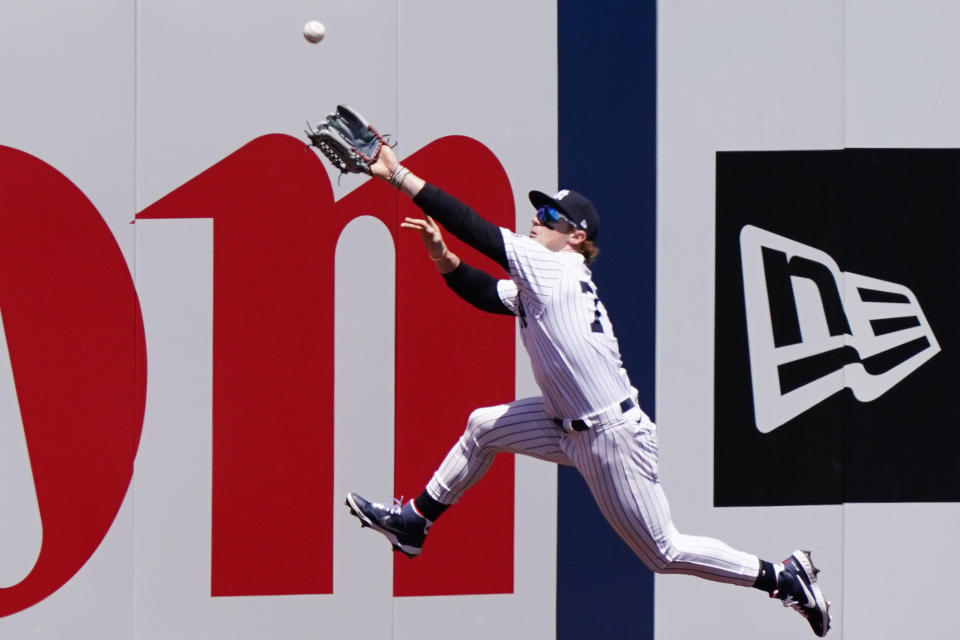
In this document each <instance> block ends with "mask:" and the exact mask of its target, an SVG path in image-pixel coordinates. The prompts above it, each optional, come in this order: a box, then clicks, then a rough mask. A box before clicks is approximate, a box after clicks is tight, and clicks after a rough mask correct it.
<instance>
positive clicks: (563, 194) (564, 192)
mask: <svg viewBox="0 0 960 640" xmlns="http://www.w3.org/2000/svg"><path fill="white" fill-rule="evenodd" d="M568 195H570V189H561V190H560V191H557V195H555V196H553V199H554V200H563V199H564V198H566V197H567V196H568Z"/></svg>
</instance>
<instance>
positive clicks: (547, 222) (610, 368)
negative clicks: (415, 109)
mask: <svg viewBox="0 0 960 640" xmlns="http://www.w3.org/2000/svg"><path fill="white" fill-rule="evenodd" d="M307 134H308V136H309V137H310V140H311V142H312V143H313V145H314V146H316V147H317V148H319V149H320V150H321V151H322V152H323V153H324V154H325V155H327V157H328V158H329V159H330V160H331V161H332V162H333V163H334V165H335V166H337V167H338V168H340V169H341V171H350V172H365V173H369V174H370V175H373V176H375V177H376V178H379V179H381V180H384V181H386V182H389V183H390V184H392V185H393V186H394V187H396V188H398V189H399V190H400V191H402V192H403V193H404V194H406V195H407V196H408V197H410V198H412V199H413V202H414V203H415V204H416V205H417V206H419V207H420V208H421V209H422V210H423V212H424V214H425V216H424V218H423V219H414V218H406V219H405V221H404V222H403V223H402V224H401V227H403V228H405V229H410V230H413V231H418V232H419V233H420V235H421V237H422V239H423V243H424V245H425V247H426V251H427V253H428V255H429V257H430V259H431V260H433V262H434V263H435V264H436V267H437V270H438V271H439V272H440V274H441V275H442V276H443V278H444V280H445V281H446V283H447V285H448V286H449V287H450V288H451V289H452V290H453V291H454V292H455V293H456V294H457V295H459V296H460V297H462V298H463V299H465V300H466V301H467V302H469V303H471V304H472V305H474V306H476V307H477V308H479V309H481V310H483V311H488V312H492V313H501V314H508V315H514V316H516V317H517V318H519V321H520V336H521V339H522V342H523V345H524V347H525V348H526V350H527V353H528V354H529V356H530V363H531V365H532V367H533V374H534V378H535V379H536V382H537V385H538V386H539V387H540V391H541V392H542V394H543V395H542V396H541V397H536V398H525V399H522V400H516V401H514V402H511V403H508V404H503V405H499V406H495V407H485V408H481V409H477V410H475V411H474V412H473V413H472V414H471V415H470V417H469V419H468V420H467V425H466V430H465V431H464V434H463V436H462V437H461V438H460V440H459V441H458V442H457V443H455V444H454V446H453V448H452V449H451V450H450V452H449V453H448V454H447V456H446V458H445V459H444V460H443V462H442V463H441V464H440V466H439V468H438V469H437V470H436V472H435V473H434V474H433V477H432V478H431V479H430V481H429V482H428V483H427V486H426V487H425V488H424V490H423V492H422V493H421V494H420V495H419V496H417V497H416V498H415V499H413V500H410V501H409V502H407V503H406V504H402V505H401V504H399V503H395V504H380V503H376V502H370V501H368V500H366V499H365V498H363V497H361V496H359V495H357V494H356V493H348V494H347V499H346V503H347V506H348V507H349V508H350V512H351V513H352V514H353V515H354V516H356V517H357V518H359V519H360V521H361V523H362V524H364V525H365V526H368V527H370V528H372V529H373V530H375V531H377V532H379V533H381V534H383V535H384V536H386V538H387V539H388V540H389V541H390V543H391V544H392V545H393V548H394V549H395V550H396V551H400V552H402V553H405V554H406V555H408V556H410V557H411V558H412V557H415V556H417V555H418V554H419V553H420V552H421V551H422V549H423V545H424V541H425V540H426V537H427V532H428V531H429V529H430V526H431V525H432V524H433V523H434V522H435V521H436V520H437V519H438V518H439V517H441V516H442V515H443V513H444V512H445V511H446V510H447V509H448V508H449V507H450V506H451V505H453V504H454V503H456V502H457V500H458V499H459V498H460V496H462V495H463V493H464V492H465V491H466V490H467V489H469V488H470V487H471V486H472V485H473V484H474V483H476V482H477V481H479V480H480V478H481V477H483V474H484V473H485V472H486V470H487V469H488V468H489V466H490V464H491V463H492V462H493V459H494V457H495V456H496V455H497V454H498V453H502V452H509V453H519V454H523V455H528V456H533V457H536V458H539V459H542V460H549V461H550V462H554V463H556V464H563V465H571V466H574V467H576V469H577V470H578V471H579V472H580V474H581V475H582V476H583V478H584V480H586V483H587V485H588V486H589V488H590V491H591V493H592V494H593V497H594V499H595V500H596V501H597V505H598V506H599V507H600V510H601V512H602V513H603V515H604V517H605V518H606V519H607V521H608V522H609V523H610V525H611V526H612V527H613V528H614V529H615V530H616V532H617V533H618V534H619V535H620V537H621V538H623V540H624V541H625V542H626V543H627V544H628V545H629V546H630V548H631V549H633V551H634V552H635V553H636V554H637V555H638V556H639V557H640V558H641V560H643V562H644V564H646V565H647V567H649V568H650V570H651V571H654V572H656V573H664V574H669V573H684V574H690V575H694V576H698V577H701V578H705V579H707V580H715V581H717V582H725V583H729V584H735V585H741V586H752V587H755V588H757V589H760V590H762V591H765V592H767V593H769V594H770V596H771V597H773V598H778V599H780V600H782V601H783V605H784V606H786V607H791V608H793V610H795V611H797V612H798V613H799V614H800V615H802V616H803V617H804V618H806V620H807V622H809V623H810V626H811V627H812V629H813V632H814V633H815V634H816V635H817V636H821V637H822V636H825V635H826V634H827V631H828V630H829V629H830V621H831V618H830V603H829V602H827V601H826V600H825V599H824V596H823V593H822V591H821V589H820V586H819V585H818V584H817V574H818V573H819V570H818V569H816V568H815V567H814V566H813V562H812V560H811V557H810V552H809V551H800V550H798V551H794V552H793V553H792V554H791V555H790V556H789V557H787V559H786V560H784V561H783V562H768V561H766V560H762V559H760V558H758V557H757V556H755V555H752V554H749V553H745V552H742V551H737V550H735V549H733V548H731V547H730V546H728V545H727V544H725V543H723V542H721V541H719V540H714V539H711V538H705V537H695V536H690V535H686V534H682V533H680V532H679V531H677V528H676V527H675V526H674V524H673V521H672V519H671V516H670V507H669V505H668V504H667V499H666V496H665V495H664V492H663V488H662V487H661V485H660V482H659V479H658V445H657V430H656V426H655V425H654V423H653V422H651V420H650V418H649V417H648V416H647V415H646V414H645V413H644V412H643V410H641V409H640V407H639V406H638V402H637V393H636V389H634V388H633V387H632V386H631V384H630V380H629V378H628V377H627V372H626V370H625V369H624V368H623V364H622V362H621V358H620V350H619V346H618V343H617V339H616V337H615V335H614V333H613V326H612V325H611V324H610V318H609V317H608V316H607V312H606V309H605V308H604V306H603V303H602V302H601V301H600V299H599V297H598V291H597V286H596V285H595V284H594V282H593V279H592V275H591V272H590V268H589V265H590V264H591V262H592V261H593V260H594V259H595V258H596V256H597V254H598V249H597V247H596V244H595V242H596V239H597V232H598V230H599V227H600V219H599V217H598V215H597V211H596V209H595V208H594V206H593V204H592V203H591V202H590V200H588V199H587V198H585V197H584V196H583V195H581V194H579V193H577V192H576V191H573V190H569V189H563V190H561V191H559V192H558V193H556V194H554V195H552V196H551V195H547V194H546V193H543V192H540V191H531V192H530V194H529V197H530V202H531V204H532V205H533V208H534V210H535V214H534V216H533V218H532V220H531V222H532V224H533V228H532V229H531V230H530V234H529V236H526V237H524V236H520V235H517V234H515V233H514V232H513V231H511V230H509V229H504V228H501V227H497V226H495V225H494V224H493V223H491V222H489V221H487V220H485V219H484V218H482V217H480V216H479V215H478V214H477V213H476V212H475V211H473V210H472V209H471V208H470V207H468V206H467V205H465V204H463V203H461V202H459V201H458V200H456V199H455V198H453V197H452V196H450V195H449V194H446V193H444V192H443V191H442V190H440V189H439V188H437V187H436V186H434V185H432V184H429V183H427V182H425V181H424V180H423V179H422V178H420V177H418V176H416V175H414V174H413V173H411V172H410V171H409V170H408V169H407V168H406V167H404V166H403V165H401V164H400V163H399V162H398V160H397V157H396V154H395V153H394V152H393V149H391V148H390V147H389V146H388V145H385V144H383V138H382V137H381V136H380V134H378V133H377V132H376V131H375V130H374V129H373V128H372V127H370V126H369V125H368V124H367V123H366V121H365V120H363V118H362V116H360V115H359V114H357V113H356V112H355V111H353V110H352V109H350V108H349V107H345V106H343V105H340V106H339V107H338V108H337V111H336V112H335V113H333V114H331V115H330V116H328V118H327V119H326V120H325V121H324V122H323V123H322V124H321V125H319V126H318V127H316V128H311V129H310V130H309V131H308V132H307ZM437 222H439V223H440V224H441V225H442V226H443V228H444V229H446V230H447V231H449V232H450V233H452V234H453V235H455V236H456V237H457V238H459V239H460V240H462V241H464V242H465V243H466V244H468V245H469V246H471V247H473V248H475V249H477V250H479V251H480V252H482V253H483V254H485V255H487V256H489V257H490V258H491V259H493V260H494V261H495V262H496V263H497V264H499V265H500V266H502V267H503V268H504V269H505V270H506V271H507V273H508V274H509V275H510V278H509V279H506V280H497V279H496V278H494V277H493V276H491V275H489V274H487V273H486V272H484V271H481V270H478V269H475V268H473V267H471V266H470V265H468V264H466V263H465V262H463V261H462V260H461V259H460V258H459V256H457V255H456V254H454V253H453V252H451V251H450V250H449V249H448V248H447V246H446V244H445V243H444V240H443V236H442V234H441V231H440V227H439V226H438V225H437Z"/></svg>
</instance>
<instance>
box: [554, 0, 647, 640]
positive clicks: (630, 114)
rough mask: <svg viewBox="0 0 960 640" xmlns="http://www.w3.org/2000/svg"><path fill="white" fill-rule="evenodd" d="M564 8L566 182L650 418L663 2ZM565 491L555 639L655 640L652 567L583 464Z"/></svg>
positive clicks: (563, 476) (567, 4)
mask: <svg viewBox="0 0 960 640" xmlns="http://www.w3.org/2000/svg"><path fill="white" fill-rule="evenodd" d="M558 8H559V9H558V13H559V15H558V21H557V23H558V29H557V43H558V64H559V90H558V100H559V117H560V126H559V131H558V140H559V150H560V156H559V175H560V179H559V185H558V186H559V187H562V188H571V189H574V190H576V191H579V192H581V193H583V194H584V195H586V196H587V197H588V198H590V199H591V200H592V201H593V203H594V205H595V206H596V207H597V210H598V212H599V214H600V232H599V235H598V236H597V242H598V246H599V247H600V249H601V251H602V253H601V255H600V258H599V259H598V261H597V263H596V265H595V266H594V267H593V272H594V276H595V282H596V284H597V287H598V288H599V291H600V294H601V296H602V298H603V301H604V305H605V306H606V307H607V310H608V311H609V313H610V320H611V322H612V323H613V326H614V329H615V331H616V333H617V338H618V340H619V342H620V351H621V355H622V356H623V360H624V366H625V367H626V368H627V371H629V373H630V380H631V382H632V383H633V385H634V386H635V387H637V389H638V390H639V394H640V405H641V406H642V407H643V409H644V410H645V411H646V412H647V413H648V414H649V415H650V416H651V417H653V416H654V415H655V405H654V403H655V394H654V366H653V365H654V336H655V329H654V303H655V277H654V273H655V272H654V269H655V266H656V222H655V221H656V216H655V211H656V197H655V175H656V174H655V158H656V119H655V108H656V3H655V2H653V1H644V2H635V3H626V4H622V5H620V6H619V7H618V8H617V10H616V11H609V12H607V11H597V10H596V7H595V6H593V5H591V4H589V3H585V2H574V1H570V0H564V1H561V2H559V3H558ZM598 134H599V135H598ZM559 493H560V495H559V501H558V527H559V528H558V533H557V536H558V539H557V546H558V550H557V551H558V552H557V573H558V581H557V637H558V638H563V639H565V640H566V639H570V640H574V639H577V638H587V637H603V638H651V637H652V635H653V576H652V574H651V573H650V572H649V570H647V568H646V567H645V566H644V565H643V564H642V562H641V561H640V560H639V558H637V557H636V556H635V555H634V553H633V552H632V551H631V550H630V549H629V548H628V547H627V546H626V544H625V543H624V542H623V541H622V540H620V538H619V537H618V536H617V534H616V533H615V532H614V531H613V529H612V528H611V527H610V525H609V524H608V523H607V522H606V521H605V520H604V518H603V516H602V515H601V514H600V511H599V509H597V507H596V504H595V503H594V500H593V498H592V496H591V495H590V492H589V490H588V489H587V487H586V484H585V483H584V482H583V480H582V478H581V477H580V475H579V474H578V473H577V471H576V470H575V469H572V468H561V469H560V471H559Z"/></svg>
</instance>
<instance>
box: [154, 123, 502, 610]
mask: <svg viewBox="0 0 960 640" xmlns="http://www.w3.org/2000/svg"><path fill="white" fill-rule="evenodd" d="M455 155H458V157H461V158H464V161H465V162H466V163H467V164H469V165H470V166H471V171H470V173H469V175H454V174H452V173H451V172H450V170H449V169H448V168H447V165H448V164H449V163H448V161H447V160H446V158H449V157H454V156H455ZM405 162H406V164H407V165H408V166H409V167H410V168H411V169H412V170H414V171H415V172H418V173H422V174H423V175H425V176H427V177H429V178H430V179H431V180H433V181H435V182H437V183H438V184H439V186H441V187H443V188H445V189H447V190H448V191H450V192H452V193H453V194H454V195H457V196H459V197H461V198H462V199H464V200H465V201H467V202H469V203H470V204H472V205H473V206H474V207H475V208H477V209H478V210H479V211H481V213H483V214H484V215H485V216H487V217H488V218H489V219H491V220H492V221H493V222H495V223H498V224H501V225H504V226H512V224H513V221H514V209H513V197H512V193H511V190H510V185H509V182H508V181H507V178H506V175H505V173H504V172H503V169H502V167H500V165H499V163H498V162H497V160H496V158H495V157H494V156H493V155H492V154H491V153H490V152H489V151H488V150H487V149H485V148H484V147H483V146H482V145H480V144H478V143H477V142H475V141H473V140H470V139H468V138H463V137H452V138H445V139H443V140H440V141H437V142H435V143H433V144H431V145H428V146H427V147H426V148H424V149H423V150H421V151H419V152H418V153H416V154H414V155H413V156H411V157H410V158H409V159H408V160H406V161H405ZM480 185H483V188H482V189H481V188H480ZM400 198H401V196H399V195H398V194H397V192H396V191H394V190H393V189H391V188H389V187H387V186H386V185H384V184H381V183H375V182H373V181H371V182H368V183H365V184H364V185H363V186H361V187H360V188H358V189H357V190H356V191H354V192H353V193H351V194H350V195H348V196H347V197H345V198H343V199H342V200H341V201H340V202H337V203H334V202H333V194H332V189H331V188H330V184H329V182H328V180H327V177H326V172H325V170H324V169H323V167H322V166H321V164H320V160H319V158H318V157H317V156H316V155H315V154H313V153H312V152H310V151H309V150H308V149H307V148H306V147H305V145H304V144H303V143H302V142H300V141H298V140H296V139H294V138H291V137H288V136H283V135H270V136H264V137H262V138H258V139H256V140H254V141H253V142H251V143H249V144H248V145H246V146H245V147H243V148H241V149H240V150H238V151H237V152H235V153H234V154H232V155H230V156H229V157H227V158H226V159H224V160H223V161H221V162H220V163H218V164H217V165H214V166H213V167H211V168H210V169H208V170H207V171H205V172H204V173H202V174H201V175H199V176H197V177H196V178H194V179H193V180H191V181H190V182H188V183H187V184H185V185H183V186H182V187H180V188H179V189H177V190H176V191H174V192H173V193H171V194H170V195H168V196H166V197H164V198H163V199H161V200H159V201H158V202H156V203H155V204H153V205H151V206H150V207H148V208H147V209H145V210H144V211H143V212H141V213H140V214H139V215H138V216H137V217H138V218H140V219H144V218H212V219H213V220H214V249H213V254H214V305H213V309H214V312H213V313H214V332H213V412H214V415H213V458H214V459H213V531H212V546H213V555H212V585H211V591H212V594H213V595H215V596H228V595H269V594H306V593H330V592H331V591H332V588H333V584H332V581H333V540H332V535H333V527H332V524H331V522H330V520H329V514H330V513H332V512H333V501H334V500H337V501H338V502H339V501H341V500H342V499H343V497H342V496H333V495H332V491H333V384H334V380H333V340H334V336H333V319H334V309H333V300H334V292H333V286H334V273H333V272H334V258H335V248H336V242H337V238H338V236H339V234H340V232H341V231H342V230H343V228H344V227H345V226H346V225H347V223H349V222H350V221H351V220H353V219H354V218H356V217H358V216H360V215H373V216H376V217H377V218H379V219H380V220H381V221H382V222H383V223H384V225H385V226H386V227H387V229H389V230H390V232H391V233H392V234H393V237H394V241H395V243H396V244H397V246H398V249H397V260H398V264H397V310H396V313H397V322H396V327H397V340H396V344H397V365H396V366H397V374H396V380H397V395H396V412H397V417H396V428H397V434H396V443H397V444H396V446H397V459H396V465H395V469H396V471H395V473H396V484H397V487H398V488H400V489H402V491H400V492H401V493H402V492H405V493H406V494H407V495H411V493H415V492H418V491H419V490H420V489H422V487H423V486H424V485H425V483H426V481H427V480H428V478H429V476H430V473H431V472H432V471H433V469H434V467H435V466H436V465H437V464H439V462H440V461H441V459H442V457H443V455H444V454H445V453H446V450H447V449H448V448H449V447H450V446H451V445H452V444H453V443H454V442H455V440H456V438H457V437H458V436H459V434H460V432H461V431H462V429H463V426H464V424H465V421H466V417H467V415H468V414H469V412H470V410H472V409H473V408H474V407H476V406H482V405H485V404H494V403H500V402H505V401H509V400H512V399H513V393H514V375H513V370H514V326H513V323H512V322H511V321H510V320H509V319H505V318H502V317H495V316H489V315H486V314H482V313H480V312H478V311H475V310H473V309H470V308H469V307H468V306H467V305H466V303H464V302H462V301H460V300H459V299H458V298H456V297H455V296H454V295H453V294H452V293H450V292H449V291H447V290H446V287H445V286H444V285H443V282H442V279H441V278H440V277H439V276H437V274H436V273H435V271H434V270H433V267H432V265H431V264H430V263H429V261H428V260H426V259H425V258H424V256H423V255H422V253H423V252H422V248H421V247H420V239H419V237H418V236H417V235H416V234H413V233H409V234H398V230H399V220H400V219H401V217H402V216H403V215H417V214H418V211H419V210H418V209H416V207H415V206H414V205H412V204H411V203H409V202H406V201H404V202H402V203H401V201H400ZM451 244H453V246H454V247H455V249H454V250H455V251H457V253H460V254H461V255H463V256H464V257H465V259H466V260H468V261H470V262H471V263H473V264H476V265H477V266H483V267H487V268H492V266H491V264H490V263H489V261H486V259H485V258H482V257H480V256H477V255H476V254H475V253H473V252H472V250H469V249H467V248H465V247H462V246H461V245H459V244H457V243H456V242H455V241H454V242H452V243H451ZM429 318H444V322H437V323H433V324H431V323H430V322H429ZM427 332H429V334H430V335H429V336H427V335H426V333H427ZM427 337H429V338H430V339H432V340H434V341H435V342H436V343H438V344H439V345H441V347H440V348H442V349H443V350H444V352H445V359H446V361H447V364H448V365H449V367H450V368H446V369H445V371H444V374H443V375H440V376H438V375H437V370H436V368H435V367H434V366H433V365H432V363H425V362H423V361H422V360H421V359H420V358H418V357H416V356H415V354H414V353H413V348H412V347H413V345H414V344H416V343H418V342H420V341H422V340H424V339H426V338H427ZM464 381H468V384H464ZM425 388H426V389H429V393H425ZM437 398H441V399H442V402H437V400H436V399H437ZM469 497H470V503H471V504H472V506H470V507H469V508H463V509H455V510H451V514H452V515H451V516H449V517H446V518H445V519H444V523H443V528H442V529H441V530H440V531H442V534H441V533H440V531H438V533H437V535H436V536H435V538H431V544H430V550H429V553H425V554H424V556H422V557H421V558H418V559H417V562H416V563H411V565H412V564H416V566H415V567H413V566H411V565H402V566H397V570H396V572H395V575H396V585H395V592H396V593H397V594H398V595H423V594H426V593H431V594H463V593H495V592H509V591H511V590H512V584H513V582H512V581H513V465H512V460H510V459H509V458H508V459H507V460H505V461H503V462H500V463H499V464H497V465H494V468H493V469H491V471H490V473H489V474H488V477H487V478H485V479H484V481H483V482H482V483H480V485H478V487H476V488H475V489H473V490H472V491H471V494H470V496H469ZM464 502H467V500H466V499H465V501H464ZM343 517H349V516H348V515H347V514H346V510H345V509H344V512H343ZM465 546H467V547H470V546H473V547H478V548H479V547H482V548H484V554H483V557H479V556H474V557H464V556H463V554H462V553H460V549H462V548H464V547H465ZM384 552H387V550H386V548H385V549H384Z"/></svg>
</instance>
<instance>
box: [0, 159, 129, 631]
mask: <svg viewBox="0 0 960 640" xmlns="http://www.w3.org/2000/svg"><path fill="white" fill-rule="evenodd" d="M0 310H2V313H3V324H4V329H5V332H6V337H7V346H8V348H9V352H10V365H11V368H12V370H13V375H14V381H15V383H16V393H17V400H18V402H19V405H20V406H19V408H20V414H21V417H22V418H23V428H24V434H25V436H26V442H27V449H28V453H29V457H30V465H31V468H32V470H33V482H34V486H35V489H36V496H37V504H38V506H39V511H40V520H41V523H42V527H43V543H42V546H41V550H40V555H39V558H38V559H37V563H36V565H35V566H34V567H33V570H32V571H31V572H30V573H29V574H28V575H27V576H26V577H25V578H24V579H23V580H22V581H21V582H19V583H18V584H16V585H13V586H11V587H9V588H6V589H0V617H2V616H6V615H9V614H11V613H14V612H16V611H20V610H21V609H25V608H26V607H29V606H31V605H33V604H36V603H37V602H39V601H40V600H42V599H43V598H45V597H47V596H48V595H50V594H51V593H53V592H54V591H56V590H57V589H59V588H60V587H61V586H62V585H63V584H64V583H66V582H67V580H69V579H70V578H71V577H72V576H73V575H74V574H75V573H76V572H77V571H78V570H79V569H80V567H82V566H83V564H84V563H85V562H86V561H87V560H88V559H89V558H90V556H91V555H92V554H93V552H94V550H96V548H97V546H98V545H99V544H100V541H101V540H103V537H104V535H106V533H107V530H108V529H109V528H110V525H111V524H112V523H113V520H114V517H115V516H116V514H117V511H118V509H119V508H120V504H121V502H122V501H123V497H124V495H125V494H126V492H127V487H128V486H129V484H130V478H131V476H132V474H133V460H134V456H135V455H136V451H137V445H138V443H139V440H140V430H141V426H142V424H143V411H144V400H145V396H146V373H145V372H146V351H145V348H146V347H145V341H144V335H143V321H142V319H141V317H140V305H139V303H138V301H137V296H136V293H135V291H134V287H133V281H132V279H131V277H130V271H129V270H128V269H127V265H126V262H125V261H124V259H123V255H122V254H121V252H120V248H119V247H118V246H117V243H116V240H115V239H114V237H113V234H111V232H110V229H109V228H108V227H107V225H106V224H105V223H104V221H103V219H102V218H101V217H100V214H99V213H98V212H97V210H96V208H94V206H93V204H92V203H91V202H90V201H89V200H87V198H86V197H85V196H84V195H83V194H82V193H81V192H80V190H79V189H77V188H76V187H75V186H74V185H73V183H71V182H70V181H69V180H68V179H67V178H66V177H65V176H64V175H62V174H61V173H60V172H59V171H57V170H56V169H54V168H53V167H51V166H50V165H48V164H46V163H44V162H42V161H40V160H38V159H37V158H35V157H33V156H30V155H28V154H26V153H23V152H22V151H17V150H16V149H11V148H9V147H2V146H0ZM2 490H3V487H0V491H2ZM0 517H3V516H2V515H0Z"/></svg>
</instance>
